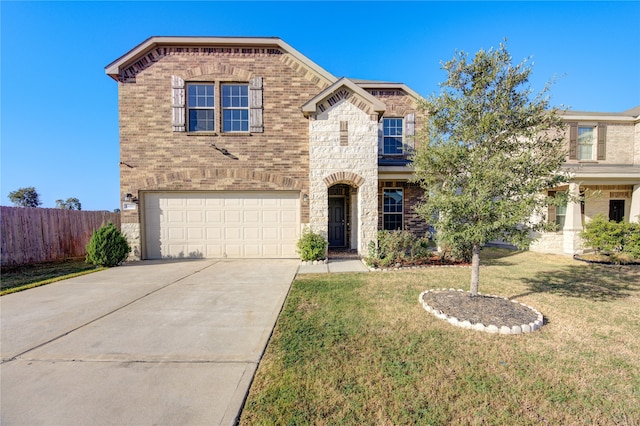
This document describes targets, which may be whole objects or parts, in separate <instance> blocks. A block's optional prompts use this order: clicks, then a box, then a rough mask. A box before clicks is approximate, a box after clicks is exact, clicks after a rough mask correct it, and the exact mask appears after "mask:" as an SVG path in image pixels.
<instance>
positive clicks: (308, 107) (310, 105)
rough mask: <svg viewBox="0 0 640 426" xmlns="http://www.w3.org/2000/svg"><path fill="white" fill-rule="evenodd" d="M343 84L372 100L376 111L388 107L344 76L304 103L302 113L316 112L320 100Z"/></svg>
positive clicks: (381, 110) (369, 100)
mask: <svg viewBox="0 0 640 426" xmlns="http://www.w3.org/2000/svg"><path fill="white" fill-rule="evenodd" d="M342 86H346V87H348V88H349V89H350V90H351V91H353V92H355V93H357V94H358V95H359V96H362V97H363V98H364V99H366V100H367V101H368V102H370V103H371V105H372V106H373V110H374V111H375V112H377V113H380V112H384V111H385V110H386V109H387V107H386V105H385V104H384V102H382V101H381V100H379V99H378V98H376V97H375V96H373V95H372V94H371V93H369V92H367V91H366V90H364V89H363V88H362V87H360V86H359V85H357V84H356V83H354V82H353V81H351V80H349V79H348V78H346V77H342V78H341V79H340V80H338V81H336V82H335V83H333V84H332V85H331V86H329V87H327V88H326V89H324V90H323V91H321V92H320V93H318V94H317V95H316V96H314V97H313V98H311V100H309V101H308V102H306V103H305V104H304V105H302V113H303V114H304V115H306V116H308V115H309V114H313V113H315V112H316V110H317V105H318V102H320V101H322V100H323V99H325V98H326V97H327V96H329V95H330V94H331V93H333V92H335V91H336V90H337V89H338V88H340V87H342Z"/></svg>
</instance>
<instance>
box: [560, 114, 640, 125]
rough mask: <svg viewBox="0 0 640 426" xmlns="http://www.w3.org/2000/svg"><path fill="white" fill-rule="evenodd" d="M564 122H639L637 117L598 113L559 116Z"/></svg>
mask: <svg viewBox="0 0 640 426" xmlns="http://www.w3.org/2000/svg"><path fill="white" fill-rule="evenodd" d="M560 116H561V117H562V119H563V120H564V121H567V122H569V121H586V122H593V121H602V122H607V121H608V122H623V123H634V122H637V121H638V120H639V117H631V116H629V115H618V114H611V115H607V114H602V113H600V114H598V113H564V114H560Z"/></svg>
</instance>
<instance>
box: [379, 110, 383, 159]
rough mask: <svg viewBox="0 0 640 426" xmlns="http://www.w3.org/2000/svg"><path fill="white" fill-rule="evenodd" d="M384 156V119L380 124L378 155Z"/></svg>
mask: <svg viewBox="0 0 640 426" xmlns="http://www.w3.org/2000/svg"><path fill="white" fill-rule="evenodd" d="M383 154H384V118H383V119H381V120H380V121H379V122H378V155H383Z"/></svg>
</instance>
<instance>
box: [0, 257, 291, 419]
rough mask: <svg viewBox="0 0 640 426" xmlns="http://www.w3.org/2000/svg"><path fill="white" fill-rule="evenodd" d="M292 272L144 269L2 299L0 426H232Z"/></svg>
mask: <svg viewBox="0 0 640 426" xmlns="http://www.w3.org/2000/svg"><path fill="white" fill-rule="evenodd" d="M297 267H298V261H296V260H274V259H269V260H211V259H208V260H188V261H180V262H178V261H175V262H157V261H148V262H138V263H132V264H127V265H125V266H121V267H118V268H113V269H109V270H106V271H103V272H97V273H94V274H89V275H85V276H82V277H78V278H73V279H69V280H65V281H61V282H59V283H54V284H50V285H47V286H44V287H39V288H35V289H31V290H27V291H24V292H21V293H15V294H10V295H7V296H3V297H2V298H0V320H1V322H2V324H1V332H2V334H1V335H0V337H1V340H0V343H1V346H0V352H1V355H2V365H0V386H1V389H0V391H1V393H0V408H1V416H2V417H1V422H0V423H1V424H2V425H5V426H9V425H152V424H153V425H177V424H180V425H187V424H189V425H200V424H202V425H231V424H234V423H235V421H236V420H237V416H238V414H239V411H240V409H241V407H242V404H243V401H244V398H245V396H246V393H247V391H248V389H249V386H250V384H251V381H252V379H253V375H254V372H255V370H256V368H257V365H258V362H259V361H260V358H261V356H262V353H263V351H264V348H265V346H266V343H267V341H268V339H269V337H270V335H271V331H272V329H273V326H274V324H275V321H276V319H277V317H278V314H279V312H280V310H281V308H282V304H283V302H284V300H285V297H286V295H287V292H288V291H289V288H290V285H291V282H292V280H293V278H294V277H295V274H296V270H297Z"/></svg>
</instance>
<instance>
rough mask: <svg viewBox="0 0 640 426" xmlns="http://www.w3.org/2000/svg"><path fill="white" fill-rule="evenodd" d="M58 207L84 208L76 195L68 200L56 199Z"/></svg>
mask: <svg viewBox="0 0 640 426" xmlns="http://www.w3.org/2000/svg"><path fill="white" fill-rule="evenodd" d="M56 208H57V209H63V210H82V204H80V200H78V199H77V198H75V197H71V198H67V200H66V201H63V200H56Z"/></svg>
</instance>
